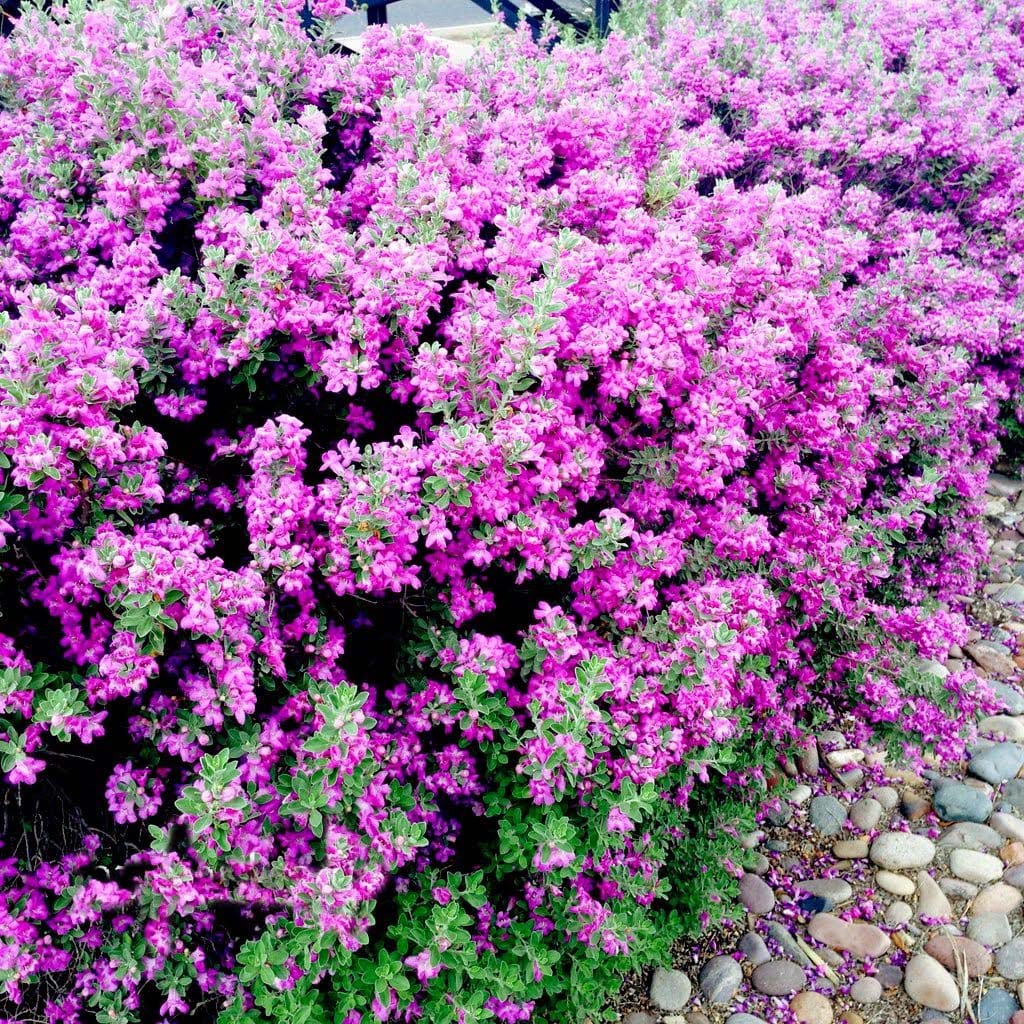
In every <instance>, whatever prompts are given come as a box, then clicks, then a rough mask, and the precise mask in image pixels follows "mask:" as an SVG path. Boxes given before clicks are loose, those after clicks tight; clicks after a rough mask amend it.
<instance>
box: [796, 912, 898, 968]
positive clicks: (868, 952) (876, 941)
mask: <svg viewBox="0 0 1024 1024" xmlns="http://www.w3.org/2000/svg"><path fill="white" fill-rule="evenodd" d="M807 931H808V933H809V934H810V936H811V937H812V938H813V939H815V940H817V941H818V942H820V943H822V944H823V945H826V946H831V947H832V948H833V949H841V950H844V951H846V952H848V953H852V954H853V955H854V956H855V957H858V958H860V959H861V960H870V959H872V958H874V957H877V956H881V955H882V954H883V953H884V952H886V950H888V948H889V946H890V942H889V936H888V935H886V934H885V932H883V931H882V930H881V929H880V928H876V927H875V926H874V925H873V924H864V923H862V922H859V921H844V920H843V919H842V918H839V917H835V916H834V915H833V914H815V915H814V917H812V918H811V920H810V923H809V924H808V925H807Z"/></svg>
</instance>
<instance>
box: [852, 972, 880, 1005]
mask: <svg viewBox="0 0 1024 1024" xmlns="http://www.w3.org/2000/svg"><path fill="white" fill-rule="evenodd" d="M850 998H851V999H853V1001H854V1002H857V1003H877V1002H878V1000H879V999H881V998H882V983H881V982H880V981H879V980H878V979H877V978H861V979H860V980H859V981H855V982H854V983H853V986H852V987H851V988H850Z"/></svg>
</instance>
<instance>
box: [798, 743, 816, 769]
mask: <svg viewBox="0 0 1024 1024" xmlns="http://www.w3.org/2000/svg"><path fill="white" fill-rule="evenodd" d="M796 763H797V764H798V765H799V767H800V771H802V772H803V773H804V775H810V776H814V775H817V774H818V772H819V771H820V770H821V761H820V759H819V757H818V744H817V743H816V742H815V741H814V740H813V739H811V740H808V741H806V742H805V743H804V745H803V748H802V749H801V751H800V756H799V757H798V758H797V759H796Z"/></svg>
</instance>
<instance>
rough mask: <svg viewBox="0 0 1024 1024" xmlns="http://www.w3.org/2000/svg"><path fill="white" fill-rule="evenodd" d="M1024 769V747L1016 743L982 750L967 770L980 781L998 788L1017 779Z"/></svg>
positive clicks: (997, 744) (1002, 744) (974, 757)
mask: <svg viewBox="0 0 1024 1024" xmlns="http://www.w3.org/2000/svg"><path fill="white" fill-rule="evenodd" d="M1022 767H1024V747H1019V746H1018V745H1017V744H1016V743H1006V742H1004V743H995V744H993V745H992V746H991V747H989V748H988V749H987V750H980V751H978V753H977V754H975V755H974V756H973V757H972V758H971V760H970V762H969V763H968V765H967V770H968V771H969V772H970V773H971V774H972V775H974V776H976V777H977V778H979V779H983V780H984V781H985V782H988V783H991V784H992V785H993V786H998V785H999V784H1000V783H1003V782H1006V781H1008V780H1009V779H1013V778H1016V775H1017V772H1019V771H1020V770H1021V768H1022Z"/></svg>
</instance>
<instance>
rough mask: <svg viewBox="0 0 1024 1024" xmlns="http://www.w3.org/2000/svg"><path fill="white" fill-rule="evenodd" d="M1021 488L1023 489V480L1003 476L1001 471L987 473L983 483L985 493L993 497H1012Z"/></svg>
mask: <svg viewBox="0 0 1024 1024" xmlns="http://www.w3.org/2000/svg"><path fill="white" fill-rule="evenodd" d="M1021 490H1024V482H1022V481H1020V480H1015V479H1014V478H1013V477H1010V476H1004V475H1003V474H1002V473H989V475H988V482H987V483H986V484H985V493H986V494H991V495H992V496H993V497H994V498H1013V497H1015V496H1016V495H1017V494H1019V493H1020V491H1021Z"/></svg>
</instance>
